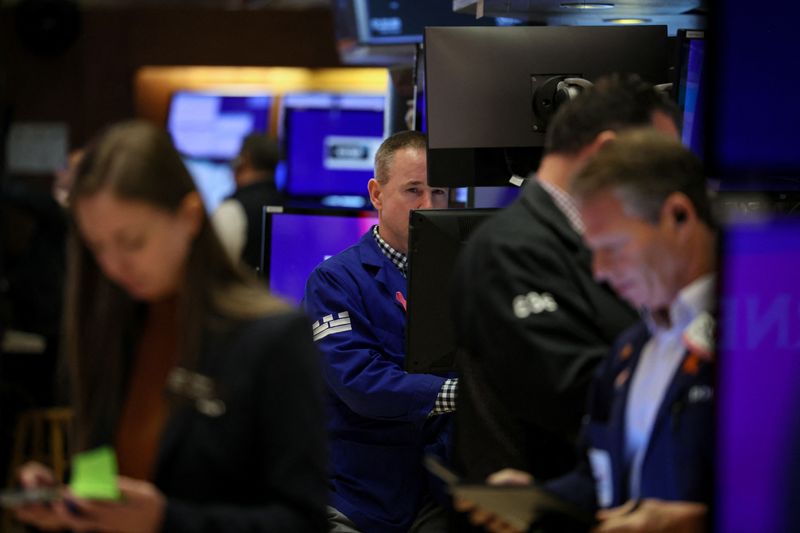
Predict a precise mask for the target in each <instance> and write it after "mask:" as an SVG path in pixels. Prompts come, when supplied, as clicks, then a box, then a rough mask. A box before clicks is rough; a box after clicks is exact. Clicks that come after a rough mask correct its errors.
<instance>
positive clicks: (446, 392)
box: [428, 378, 458, 416]
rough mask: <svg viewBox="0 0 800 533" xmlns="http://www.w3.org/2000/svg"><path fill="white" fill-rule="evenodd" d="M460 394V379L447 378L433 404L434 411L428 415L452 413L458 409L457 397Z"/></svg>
mask: <svg viewBox="0 0 800 533" xmlns="http://www.w3.org/2000/svg"><path fill="white" fill-rule="evenodd" d="M457 396H458V379H456V378H451V379H446V380H445V381H444V384H443V385H442V390H440V391H439V396H437V397H436V402H435V403H434V404H433V411H431V413H430V415H428V416H436V415H441V414H444V413H452V412H453V411H455V410H456V397H457Z"/></svg>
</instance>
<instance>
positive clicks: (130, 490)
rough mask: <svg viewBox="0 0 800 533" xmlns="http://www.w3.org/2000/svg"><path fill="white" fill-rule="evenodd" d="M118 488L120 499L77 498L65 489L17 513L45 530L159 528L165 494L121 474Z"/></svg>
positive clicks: (143, 532)
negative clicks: (46, 501) (50, 499)
mask: <svg viewBox="0 0 800 533" xmlns="http://www.w3.org/2000/svg"><path fill="white" fill-rule="evenodd" d="M39 466H41V465H39ZM45 470H46V469H45ZM41 473H43V471H41V470H40V471H33V470H31V471H30V472H28V475H29V476H30V475H33V474H41ZM20 479H22V476H20ZM45 479H46V476H45ZM23 486H24V485H23ZM39 486H41V485H39ZM119 489H120V492H121V493H122V499H121V500H120V501H102V500H85V499H81V498H76V497H75V496H73V495H71V494H70V493H69V491H68V490H65V491H64V498H63V500H61V501H57V502H52V503H50V504H33V505H25V506H22V507H20V508H19V509H17V510H16V513H15V514H16V517H17V519H18V520H20V521H21V522H24V523H27V524H30V525H33V526H36V527H38V528H39V529H43V530H46V531H53V530H59V529H71V530H73V531H79V532H82V531H97V532H102V533H106V532H108V533H111V532H113V533H155V532H157V531H159V530H160V529H161V523H162V522H163V520H164V512H165V510H166V498H165V497H164V495H163V494H161V492H160V491H159V490H158V489H157V488H156V487H155V486H154V485H153V484H152V483H150V482H147V481H141V480H138V479H131V478H127V477H122V476H120V477H119Z"/></svg>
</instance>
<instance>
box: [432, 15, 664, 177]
mask: <svg viewBox="0 0 800 533" xmlns="http://www.w3.org/2000/svg"><path fill="white" fill-rule="evenodd" d="M666 45H667V31H666V27H664V26H638V27H509V28H444V27H430V28H426V30H425V43H424V47H425V99H426V106H427V133H428V180H429V182H430V183H431V185H435V186H470V185H505V184H507V183H508V179H509V178H510V177H511V175H512V173H514V174H517V175H520V176H523V177H524V176H526V175H527V174H528V173H529V172H530V171H532V170H534V169H535V168H536V167H537V166H538V161H539V159H540V157H541V148H542V146H543V144H544V137H545V135H544V134H545V131H546V129H547V120H548V119H549V114H550V113H551V112H552V111H553V110H554V109H555V107H556V106H555V104H554V102H553V100H552V99H551V96H553V95H552V91H549V90H548V88H549V87H552V86H553V83H552V80H553V79H557V80H558V79H563V78H564V77H578V78H584V79H587V80H590V81H592V80H595V79H597V78H598V77H600V76H602V75H604V74H610V73H615V72H617V73H636V74H639V75H640V76H641V77H642V78H644V79H645V80H647V81H650V82H652V83H665V82H667V81H669V77H668V72H667V49H666V48H667V46H666ZM548 110H549V111H548Z"/></svg>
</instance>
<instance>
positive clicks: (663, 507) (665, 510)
mask: <svg viewBox="0 0 800 533" xmlns="http://www.w3.org/2000/svg"><path fill="white" fill-rule="evenodd" d="M707 514H708V507H707V506H705V505H703V504H701V503H694V502H671V501H664V500H654V499H648V500H642V502H641V503H640V505H639V506H638V507H637V506H635V504H634V502H632V501H629V502H627V503H625V504H624V505H621V506H619V507H614V508H613V509H603V510H601V511H598V513H597V519H598V520H599V521H600V525H599V526H597V527H596V528H594V529H593V530H592V533H645V532H646V533H703V532H704V531H705V530H706V516H707Z"/></svg>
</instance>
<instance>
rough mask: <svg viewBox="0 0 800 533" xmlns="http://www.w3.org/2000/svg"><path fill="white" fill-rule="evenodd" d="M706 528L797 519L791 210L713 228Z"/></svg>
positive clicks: (798, 396)
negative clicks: (713, 464)
mask: <svg viewBox="0 0 800 533" xmlns="http://www.w3.org/2000/svg"><path fill="white" fill-rule="evenodd" d="M722 252H723V253H722V265H721V276H722V279H721V299H720V302H721V306H720V316H721V321H720V326H719V331H720V349H719V350H718V351H719V356H718V359H719V369H720V372H719V383H718V387H717V389H718V396H717V399H718V416H719V419H718V424H717V427H718V431H717V449H718V454H717V461H718V462H717V483H716V491H717V505H716V513H717V516H716V519H715V529H716V531H719V532H726V533H745V532H752V531H796V530H797V525H798V523H800V454H799V453H798V450H800V283H799V282H798V272H800V219H798V218H796V217H795V218H791V219H776V220H772V221H769V222H762V223H753V224H734V225H730V226H729V227H727V228H726V229H725V231H724V234H723V247H722Z"/></svg>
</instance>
